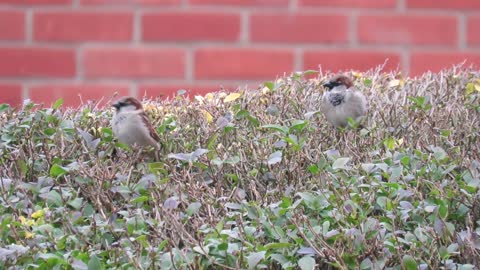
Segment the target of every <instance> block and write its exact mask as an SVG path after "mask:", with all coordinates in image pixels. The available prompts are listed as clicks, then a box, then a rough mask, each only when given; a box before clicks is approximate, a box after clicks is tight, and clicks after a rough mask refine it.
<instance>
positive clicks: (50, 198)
mask: <svg viewBox="0 0 480 270" xmlns="http://www.w3.org/2000/svg"><path fill="white" fill-rule="evenodd" d="M39 196H40V198H43V199H45V200H47V202H49V203H52V204H55V205H56V206H63V201H62V197H61V196H60V194H59V193H58V192H57V191H55V190H51V191H49V192H47V193H42V194H40V195H39Z"/></svg>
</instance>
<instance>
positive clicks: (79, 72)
mask: <svg viewBox="0 0 480 270" xmlns="http://www.w3.org/2000/svg"><path fill="white" fill-rule="evenodd" d="M84 54H85V53H84V49H83V46H78V47H77V49H76V50H75V69H76V76H75V81H76V82H83V81H84V77H85V70H84V69H83V58H84Z"/></svg>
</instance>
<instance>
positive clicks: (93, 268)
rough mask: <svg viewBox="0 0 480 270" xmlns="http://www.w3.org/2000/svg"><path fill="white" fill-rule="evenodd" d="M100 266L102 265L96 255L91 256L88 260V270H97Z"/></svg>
mask: <svg viewBox="0 0 480 270" xmlns="http://www.w3.org/2000/svg"><path fill="white" fill-rule="evenodd" d="M101 268H102V266H101V264H100V260H99V259H98V257H97V256H96V255H93V256H91V257H90V260H89V261H88V270H99V269H101Z"/></svg>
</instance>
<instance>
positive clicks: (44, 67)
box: [0, 48, 75, 77]
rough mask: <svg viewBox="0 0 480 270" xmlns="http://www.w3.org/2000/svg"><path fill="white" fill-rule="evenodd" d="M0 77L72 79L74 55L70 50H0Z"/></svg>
mask: <svg viewBox="0 0 480 270" xmlns="http://www.w3.org/2000/svg"><path fill="white" fill-rule="evenodd" d="M0 59H1V60H2V61H0V76H3V77H8V76H10V77H73V76H74V75H75V53H74V51H73V50H71V49H54V48H0Z"/></svg>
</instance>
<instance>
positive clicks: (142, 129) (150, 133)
mask: <svg viewBox="0 0 480 270" xmlns="http://www.w3.org/2000/svg"><path fill="white" fill-rule="evenodd" d="M112 106H113V107H114V108H115V112H114V115H113V118H112V122H111V124H112V131H113V134H114V135H115V137H117V139H118V140H119V141H120V142H121V143H124V144H127V145H129V146H138V147H149V146H151V147H154V148H155V150H159V149H160V143H159V142H160V137H159V136H158V134H157V132H156V131H155V129H154V128H153V126H152V123H151V122H150V119H149V118H148V115H147V114H146V113H145V111H144V110H143V106H142V103H140V101H138V99H136V98H134V97H122V98H120V99H119V100H118V101H116V102H115V103H113V104H112Z"/></svg>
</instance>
